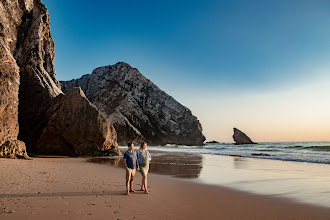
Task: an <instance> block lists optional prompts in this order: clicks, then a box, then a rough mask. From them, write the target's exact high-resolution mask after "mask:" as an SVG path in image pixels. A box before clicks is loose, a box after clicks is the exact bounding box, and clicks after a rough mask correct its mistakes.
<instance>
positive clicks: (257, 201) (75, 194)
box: [0, 158, 330, 219]
mask: <svg viewBox="0 0 330 220" xmlns="http://www.w3.org/2000/svg"><path fill="white" fill-rule="evenodd" d="M86 160H87V158H34V159H33V160H30V161H28V160H10V159H0V166H1V168H2V172H1V173H0V180H1V181H0V219H329V216H330V209H326V208H320V207H315V206H309V205H303V204H296V203H292V202H291V201H289V200H285V199H278V198H273V197H270V196H258V195H253V194H249V193H244V192H239V191H234V190H230V189H228V188H224V187H218V186H210V185H203V184H199V183H196V182H193V181H189V180H187V179H184V178H182V179H180V178H174V177H170V176H166V175H158V174H154V173H150V174H149V177H148V178H149V186H150V188H149V189H150V191H151V192H150V194H149V195H145V194H143V193H141V192H136V193H132V194H131V195H130V196H126V195H124V192H125V189H124V187H125V186H124V182H125V180H124V176H125V172H124V170H123V169H120V168H115V167H111V166H106V165H103V164H95V163H86ZM140 181H141V175H140V174H139V173H138V174H137V176H136V179H135V182H134V186H135V189H138V188H139V187H140V185H139V184H140Z"/></svg>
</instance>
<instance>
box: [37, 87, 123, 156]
mask: <svg viewBox="0 0 330 220" xmlns="http://www.w3.org/2000/svg"><path fill="white" fill-rule="evenodd" d="M46 119H47V125H46V126H45V128H44V129H43V131H42V133H41V136H40V138H39V140H38V145H37V147H38V152H39V153H45V154H54V153H56V154H63V155H71V156H77V155H113V154H116V155H118V154H120V151H119V150H118V145H117V136H116V131H115V129H114V127H113V125H112V124H111V123H110V122H109V121H108V120H107V119H105V118H104V117H103V116H102V115H101V114H100V113H99V111H98V110H97V108H96V107H95V106H94V105H93V104H91V103H90V102H89V101H88V100H87V98H86V97H85V95H84V93H83V92H82V91H81V89H80V88H73V89H72V90H71V91H70V92H69V93H68V94H67V95H63V94H60V95H58V96H57V97H56V99H55V100H54V101H53V104H52V106H51V108H49V109H48V111H47V113H46Z"/></svg>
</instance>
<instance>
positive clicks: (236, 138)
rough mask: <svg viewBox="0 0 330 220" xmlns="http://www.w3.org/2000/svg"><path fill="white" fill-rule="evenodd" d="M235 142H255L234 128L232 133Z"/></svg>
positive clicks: (238, 143)
mask: <svg viewBox="0 0 330 220" xmlns="http://www.w3.org/2000/svg"><path fill="white" fill-rule="evenodd" d="M233 138H234V141H235V142H236V143H235V144H237V145H240V144H257V143H254V142H253V141H251V139H250V138H249V137H248V136H247V135H246V134H245V133H243V132H242V131H240V130H238V129H237V128H234V135H233Z"/></svg>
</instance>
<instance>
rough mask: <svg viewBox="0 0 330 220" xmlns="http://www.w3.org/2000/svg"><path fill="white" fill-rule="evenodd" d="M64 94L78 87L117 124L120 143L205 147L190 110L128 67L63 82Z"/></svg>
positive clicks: (105, 69)
mask: <svg viewBox="0 0 330 220" xmlns="http://www.w3.org/2000/svg"><path fill="white" fill-rule="evenodd" d="M61 84H62V89H63V91H64V92H68V91H70V90H71V88H73V87H76V86H79V87H81V88H82V90H83V91H84V93H85V94H86V96H87V98H88V99H89V100H90V101H91V102H92V103H93V104H94V105H96V106H97V107H98V108H99V110H100V112H101V113H102V114H103V115H104V116H105V117H106V118H108V119H109V120H110V121H111V122H112V123H113V125H114V127H115V129H116V131H117V134H118V143H119V144H121V145H126V144H127V142H130V141H136V142H140V141H147V142H148V143H149V144H150V145H165V144H183V145H202V144H203V142H204V141H205V137H204V135H203V134H202V126H201V124H200V123H199V121H198V120H197V118H196V117H195V116H193V115H192V113H191V111H190V110H189V109H188V108H186V107H185V106H183V105H181V104H180V103H179V102H177V101H176V100H175V99H174V98H172V97H171V96H169V95H168V94H166V93H165V92H164V91H162V90H161V89H159V88H158V87H157V86H156V85H155V84H154V83H152V82H151V81H150V80H148V79H147V78H145V77H144V76H143V75H142V74H141V73H140V72H139V71H138V70H137V69H135V68H132V67H131V66H130V65H129V64H126V63H123V62H119V63H117V64H115V65H110V66H104V67H99V68H97V69H95V70H94V71H93V73H92V74H87V75H84V76H82V77H81V78H80V79H75V80H71V81H66V82H61Z"/></svg>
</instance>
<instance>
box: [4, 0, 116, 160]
mask: <svg viewBox="0 0 330 220" xmlns="http://www.w3.org/2000/svg"><path fill="white" fill-rule="evenodd" d="M0 12H1V13H0V61H1V62H0V80H1V81H0V113H1V116H0V126H1V127H0V152H2V154H0V156H8V154H9V153H8V152H11V154H13V152H17V155H18V156H20V155H22V154H23V155H24V152H23V151H24V149H25V146H24V143H23V142H21V141H18V140H17V134H18V130H19V135H18V136H19V139H21V140H22V141H24V142H25V144H26V146H27V150H28V151H29V152H36V153H38V150H39V152H44V151H43V150H42V144H45V142H43V141H41V140H39V139H40V137H41V135H42V138H43V139H42V140H45V139H47V137H46V131H47V129H49V126H55V127H56V128H61V125H60V124H59V125H56V120H55V119H54V117H53V115H56V116H57V117H62V116H63V117H65V116H64V115H61V114H67V113H68V111H66V108H65V107H63V105H58V102H59V100H64V102H67V101H66V100H67V99H70V98H63V97H64V95H63V93H62V91H61V89H60V86H59V82H58V81H57V80H56V73H55V68H54V57H55V52H54V41H53V39H52V35H51V32H50V23H49V14H48V11H47V9H46V7H45V6H44V5H43V4H42V3H41V1H40V0H34V1H33V0H12V1H0ZM59 95H61V97H62V98H60V97H59V98H56V97H57V96H59ZM76 96H77V97H79V95H76ZM80 97H82V96H81V95H80ZM18 98H19V104H18ZM78 99H79V98H78ZM86 101H87V100H86ZM81 103H84V101H81ZM85 103H86V102H85ZM54 106H61V108H60V109H61V110H62V111H54V112H56V114H55V113H54V114H52V115H51V117H50V112H52V111H53V110H52V109H54ZM77 106H78V109H74V107H73V109H72V111H73V112H75V111H77V112H78V113H79V114H80V113H83V111H82V109H80V107H81V106H80V105H79V104H77ZM67 108H69V107H67ZM83 109H84V110H85V111H86V112H92V111H94V110H95V107H93V106H92V105H87V104H86V107H84V108H83ZM92 109H93V110H92ZM61 112H62V113H61ZM78 113H77V114H74V117H78V118H74V119H72V120H71V121H75V123H78V124H79V125H76V126H75V127H74V128H78V127H79V126H83V125H84V123H85V122H82V121H79V117H80V115H79V114H78ZM91 117H95V118H94V119H91V120H93V122H94V123H95V124H94V126H95V127H99V128H103V129H109V130H107V131H103V132H101V133H102V135H104V137H105V139H106V140H104V138H97V139H96V140H93V141H91V140H90V142H86V143H85V145H89V146H94V148H95V149H96V148H97V149H100V148H102V149H106V150H109V149H111V148H112V147H113V146H116V144H115V133H113V132H114V131H113V129H112V128H111V126H109V124H108V123H109V122H107V121H106V120H103V119H101V118H100V117H101V116H100V115H98V114H96V113H95V114H92V116H91ZM49 120H52V122H49ZM71 121H70V122H71ZM59 123H60V122H59ZM18 124H19V128H18ZM71 128H72V127H71ZM109 133H111V134H112V135H109ZM52 135H53V136H52V137H51V138H50V140H52V141H54V142H56V141H55V139H58V143H59V142H60V141H62V138H63V137H62V133H59V132H55V133H52ZM81 135H86V134H83V133H80V132H77V134H76V135H75V136H74V138H76V139H77V140H76V142H75V141H73V140H72V139H70V142H69V143H70V144H72V142H74V143H79V141H78V139H81V140H88V138H86V136H81ZM102 135H101V136H102ZM11 143H12V144H11ZM4 144H5V145H4ZM2 145H3V147H1V146H2ZM96 145H98V147H96ZM10 146H12V147H11V148H10ZM45 146H46V144H45ZM77 146H78V145H77ZM80 146H81V147H82V148H84V149H85V148H86V146H82V145H80ZM47 147H48V148H47V152H48V153H57V152H59V151H58V149H57V150H56V151H54V152H52V151H51V150H49V145H47ZM64 148H65V149H66V148H67V146H66V145H64ZM92 148H93V147H92ZM94 148H93V149H94ZM63 151H64V150H63ZM75 152H80V153H78V154H83V153H81V152H86V151H85V150H82V151H79V150H77V149H76V148H75ZM115 152H117V150H115Z"/></svg>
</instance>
